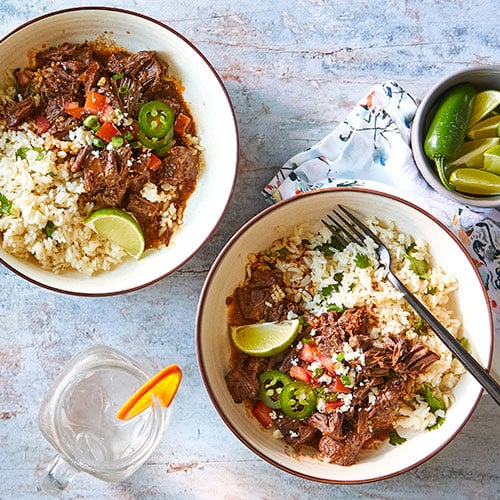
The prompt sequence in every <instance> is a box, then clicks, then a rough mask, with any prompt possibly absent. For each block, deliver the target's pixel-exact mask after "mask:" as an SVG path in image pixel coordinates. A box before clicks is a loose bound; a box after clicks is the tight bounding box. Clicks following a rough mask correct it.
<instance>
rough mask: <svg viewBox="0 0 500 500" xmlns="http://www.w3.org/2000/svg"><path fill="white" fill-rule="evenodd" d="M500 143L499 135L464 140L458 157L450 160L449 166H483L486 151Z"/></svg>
mask: <svg viewBox="0 0 500 500" xmlns="http://www.w3.org/2000/svg"><path fill="white" fill-rule="evenodd" d="M498 143H499V139H498V137H487V138H484V139H476V140H474V141H467V142H464V145H463V146H462V148H461V149H460V152H459V154H458V158H457V159H456V160H454V161H452V162H450V163H449V166H450V167H456V166H458V165H462V166H465V167H473V168H482V167H483V155H484V152H485V151H486V150H487V149H490V148H492V147H493V146H496V145H497V144H498Z"/></svg>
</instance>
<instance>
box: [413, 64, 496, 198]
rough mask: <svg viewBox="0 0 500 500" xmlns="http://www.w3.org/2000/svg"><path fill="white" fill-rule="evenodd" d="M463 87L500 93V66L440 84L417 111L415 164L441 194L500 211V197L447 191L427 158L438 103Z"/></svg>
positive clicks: (461, 72)
mask: <svg viewBox="0 0 500 500" xmlns="http://www.w3.org/2000/svg"><path fill="white" fill-rule="evenodd" d="M460 83H472V84H473V85H474V86H475V87H476V90H477V91H478V92H480V91H481V90H488V89H498V90H500V66H474V67H471V68H466V69H461V70H459V71H456V72H454V73H452V74H451V75H448V76H446V77H444V78H443V79H441V80H440V81H438V82H437V83H436V84H435V85H434V86H433V87H432V88H431V89H430V90H429V91H428V92H427V94H426V95H425V97H424V98H423V99H422V102H421V103H420V104H419V106H418V108H417V112H416V113H415V117H414V119H413V123H412V128H411V148H412V151H413V158H414V160H415V163H416V165H417V167H418V169H419V170H420V173H421V174H422V175H423V177H424V178H425V180H426V181H427V182H428V183H429V184H430V185H431V186H432V187H433V188H434V189H435V190H436V191H437V192H438V193H440V194H442V195H443V196H445V197H447V198H450V199H452V200H454V201H456V202H458V203H461V204H463V205H469V206H475V207H483V208H488V207H500V195H496V196H473V195H468V194H464V193H459V192H457V191H450V190H449V189H446V188H445V187H444V186H443V184H442V183H441V181H440V180H439V177H438V175H437V172H436V168H435V165H434V162H433V161H432V160H430V159H429V158H427V156H426V154H425V151H424V141H425V137H426V135H427V130H428V128H429V126H430V124H431V121H432V117H433V116H434V112H435V110H436V106H437V103H439V100H440V98H441V96H442V95H443V94H444V93H445V92H446V91H448V90H449V89H450V88H452V87H454V86H455V85H458V84H460Z"/></svg>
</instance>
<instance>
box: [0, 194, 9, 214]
mask: <svg viewBox="0 0 500 500" xmlns="http://www.w3.org/2000/svg"><path fill="white" fill-rule="evenodd" d="M11 210H12V202H11V201H9V200H8V199H7V197H5V196H4V195H3V194H2V193H0V216H2V215H10V211H11Z"/></svg>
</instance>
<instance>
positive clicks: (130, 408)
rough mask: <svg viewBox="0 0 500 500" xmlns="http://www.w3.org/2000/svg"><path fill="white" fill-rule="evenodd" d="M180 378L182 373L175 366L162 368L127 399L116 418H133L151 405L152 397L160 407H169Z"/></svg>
mask: <svg viewBox="0 0 500 500" xmlns="http://www.w3.org/2000/svg"><path fill="white" fill-rule="evenodd" d="M181 378H182V371H181V369H180V368H179V367H178V366H177V365H170V366H167V367H166V368H163V370H161V371H159V372H158V373H157V374H156V375H155V376H154V377H152V378H150V379H149V380H148V381H147V382H146V383H145V384H144V385H143V386H142V387H140V388H139V389H138V390H137V391H136V392H135V393H134V394H133V396H131V397H130V399H128V401H127V402H126V403H125V404H124V405H123V406H122V407H121V408H120V409H119V410H118V413H117V414H116V417H117V418H119V419H120V420H130V419H131V418H134V417H135V416H136V415H138V414H139V413H141V412H143V411H144V410H145V409H146V408H149V407H150V406H152V405H153V396H155V397H156V398H157V399H158V400H159V401H160V403H161V405H162V406H165V407H169V406H170V404H171V403H172V400H173V399H174V396H175V393H176V392H177V389H178V387H179V384H180V382H181Z"/></svg>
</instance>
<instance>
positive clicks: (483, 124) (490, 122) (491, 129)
mask: <svg viewBox="0 0 500 500" xmlns="http://www.w3.org/2000/svg"><path fill="white" fill-rule="evenodd" d="M499 125H500V115H495V116H490V117H489V118H486V119H484V120H481V121H479V122H477V123H476V124H475V125H473V126H472V127H471V128H469V130H467V137H468V138H469V139H481V138H482V137H497V136H498V127H499Z"/></svg>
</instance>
